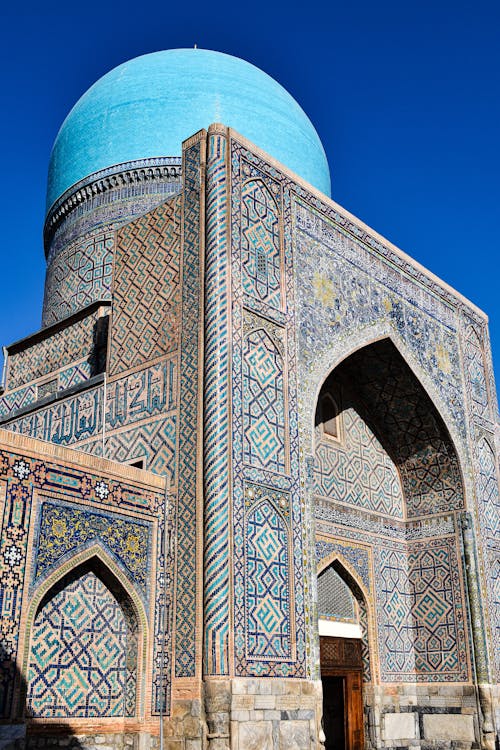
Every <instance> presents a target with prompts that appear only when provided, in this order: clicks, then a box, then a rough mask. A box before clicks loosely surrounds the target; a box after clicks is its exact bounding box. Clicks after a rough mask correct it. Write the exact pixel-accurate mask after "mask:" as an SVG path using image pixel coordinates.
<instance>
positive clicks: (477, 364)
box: [465, 325, 490, 419]
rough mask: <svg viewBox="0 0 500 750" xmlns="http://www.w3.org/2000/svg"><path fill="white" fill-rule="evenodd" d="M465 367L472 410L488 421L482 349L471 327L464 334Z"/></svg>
mask: <svg viewBox="0 0 500 750" xmlns="http://www.w3.org/2000/svg"><path fill="white" fill-rule="evenodd" d="M465 365H466V369H467V375H468V376H469V383H470V389H471V396H472V403H473V409H474V411H475V413H476V414H479V415H480V416H481V417H486V418H487V419H488V418H489V416H490V415H489V405H488V388H487V385H486V375H485V369H484V354H483V347H482V346H481V341H480V339H479V335H478V333H477V331H476V330H475V328H474V326H472V325H470V326H468V327H467V330H466V333H465Z"/></svg>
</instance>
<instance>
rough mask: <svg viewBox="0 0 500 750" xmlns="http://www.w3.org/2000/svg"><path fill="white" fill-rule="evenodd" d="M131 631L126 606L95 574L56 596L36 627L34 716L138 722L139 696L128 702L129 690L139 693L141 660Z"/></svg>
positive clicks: (32, 674) (31, 677)
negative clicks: (131, 651)
mask: <svg viewBox="0 0 500 750" xmlns="http://www.w3.org/2000/svg"><path fill="white" fill-rule="evenodd" d="M131 625H132V629H135V627H136V626H135V623H131ZM129 629H130V625H128V623H127V619H126V615H125V613H124V612H123V610H122V608H121V607H120V604H119V603H118V601H117V600H116V599H115V597H114V596H113V594H112V593H111V591H109V589H107V588H106V586H105V585H104V583H103V582H102V581H101V580H100V579H99V578H97V576H96V575H95V574H94V573H93V572H91V571H89V572H86V573H84V574H83V575H81V576H80V577H79V578H77V579H76V580H74V581H71V582H68V583H67V585H66V586H65V587H64V588H63V590H62V591H59V592H58V593H56V594H55V595H54V596H52V598H51V599H50V600H49V601H48V602H47V603H46V604H45V606H44V607H43V608H42V609H41V610H40V612H39V613H38V615H37V617H36V619H35V623H34V625H33V645H32V650H31V658H30V665H29V670H28V684H29V694H28V710H29V713H30V714H31V716H35V717H44V718H59V717H65V718H68V717H86V718H89V719H90V718H96V717H104V716H130V715H132V716H133V715H134V711H133V708H134V704H135V695H133V696H129V697H128V700H127V699H126V692H127V690H129V691H130V690H132V691H133V693H135V679H130V677H129V675H127V671H128V670H130V666H131V663H132V664H133V663H134V660H135V659H136V654H128V653H127V650H128V649H127V645H128V643H127V642H128V641H129V640H130V638H129V636H128V630H129ZM133 671H134V672H135V669H134V670H133ZM133 677H135V674H134V675H133ZM130 708H132V712H131V713H129V711H130ZM127 709H128V710H127Z"/></svg>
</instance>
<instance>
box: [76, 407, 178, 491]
mask: <svg viewBox="0 0 500 750" xmlns="http://www.w3.org/2000/svg"><path fill="white" fill-rule="evenodd" d="M176 422H177V417H176V415H175V414H172V415H171V416H169V417H165V418H164V419H158V418H157V419H148V420H147V421H146V422H144V423H143V424H140V425H135V426H134V427H133V428H131V429H128V430H120V431H119V432H118V431H117V432H111V433H108V434H107V437H106V438H105V445H104V457H105V458H109V459H111V460H112V461H119V462H120V463H130V462H132V461H134V460H140V459H143V460H144V468H145V469H147V470H148V471H152V472H153V473H154V474H160V475H167V474H168V475H169V477H170V482H172V483H173V482H174V481H175V476H176V460H175V445H176V429H175V428H176ZM78 447H79V450H82V451H85V453H91V454H92V455H94V456H102V440H101V439H99V440H96V441H92V442H89V443H84V444H83V445H81V446H78Z"/></svg>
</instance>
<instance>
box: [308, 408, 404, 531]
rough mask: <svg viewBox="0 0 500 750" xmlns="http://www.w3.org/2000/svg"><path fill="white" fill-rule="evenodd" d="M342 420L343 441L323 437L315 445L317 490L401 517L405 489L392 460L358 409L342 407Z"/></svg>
mask: <svg viewBox="0 0 500 750" xmlns="http://www.w3.org/2000/svg"><path fill="white" fill-rule="evenodd" d="M342 421H343V435H344V439H343V442H342V443H340V444H334V443H333V442H332V441H331V440H329V439H328V438H324V439H323V440H321V441H319V442H318V443H317V445H316V452H315V461H314V492H315V494H316V495H320V496H323V497H330V498H331V499H332V500H333V501H338V502H342V503H347V504H350V505H354V506H357V507H359V508H363V509H364V510H369V511H376V512H377V513H384V514H386V515H389V516H394V517H395V518H402V517H403V505H404V500H403V493H402V488H401V482H400V480H399V475H398V471H397V469H396V467H395V465H394V463H393V461H392V460H391V459H390V458H389V456H388V455H387V453H386V451H385V450H384V449H383V447H382V445H381V444H380V442H379V441H378V439H377V438H376V436H375V435H374V434H373V432H372V431H371V430H370V428H369V427H368V425H367V424H366V423H365V422H364V421H363V419H361V417H360V416H359V415H358V413H357V412H356V411H355V409H353V408H345V409H343V411H342Z"/></svg>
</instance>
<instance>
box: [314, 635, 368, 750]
mask: <svg viewBox="0 0 500 750" xmlns="http://www.w3.org/2000/svg"><path fill="white" fill-rule="evenodd" d="M320 660H321V678H322V680H323V729H324V732H325V735H326V743H325V750H363V747H364V736H363V662H362V657H361V641H360V640H359V639H356V638H334V637H329V636H321V637H320Z"/></svg>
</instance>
